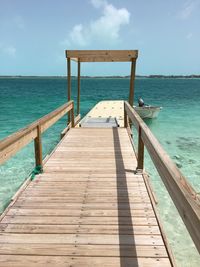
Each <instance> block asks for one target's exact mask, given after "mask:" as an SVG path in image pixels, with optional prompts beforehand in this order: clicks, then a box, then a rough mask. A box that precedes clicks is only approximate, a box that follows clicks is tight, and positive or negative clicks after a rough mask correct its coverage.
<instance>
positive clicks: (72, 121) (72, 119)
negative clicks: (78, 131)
mask: <svg viewBox="0 0 200 267" xmlns="http://www.w3.org/2000/svg"><path fill="white" fill-rule="evenodd" d="M71 123H72V124H71V125H72V127H74V103H73V107H72V110H71Z"/></svg>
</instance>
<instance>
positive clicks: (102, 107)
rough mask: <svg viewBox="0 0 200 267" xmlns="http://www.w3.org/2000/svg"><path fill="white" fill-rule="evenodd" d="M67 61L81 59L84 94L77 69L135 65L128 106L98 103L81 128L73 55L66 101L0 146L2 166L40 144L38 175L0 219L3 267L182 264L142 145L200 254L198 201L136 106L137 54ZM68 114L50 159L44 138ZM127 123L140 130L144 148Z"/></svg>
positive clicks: (109, 54)
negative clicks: (96, 63)
mask: <svg viewBox="0 0 200 267" xmlns="http://www.w3.org/2000/svg"><path fill="white" fill-rule="evenodd" d="M89 54H90V53H89ZM69 55H70V56H71V57H72V58H74V57H75V55H78V56H79V58H78V61H77V62H78V75H79V78H78V83H77V84H78V94H80V62H85V61H89V60H90V61H95V60H98V61H101V62H102V61H106V60H109V61H113V60H114V59H115V60H116V61H124V60H128V61H130V62H131V66H132V67H131V83H130V94H129V103H128V102H126V101H114V100H113V101H103V102H100V103H99V104H97V105H96V106H95V107H94V109H92V110H91V111H90V112H89V113H88V114H87V115H86V117H85V118H83V120H81V121H80V114H79V112H80V106H79V103H77V107H78V108H77V114H76V116H75V112H74V102H73V101H72V100H70V95H71V92H70V78H69V77H70V58H68V90H69V92H68V100H69V101H68V102H67V103H66V104H64V105H63V106H61V107H60V108H58V109H56V110H55V111H53V112H51V113H49V114H48V115H46V116H44V117H43V118H41V119H39V120H37V121H35V122H34V123H32V124H30V125H29V126H27V127H25V128H24V129H21V130H20V131H18V132H17V133H14V134H13V135H11V136H9V137H7V138H5V139H4V140H2V141H0V163H3V162H5V161H6V160H8V159H9V158H10V157H11V156H13V155H14V154H15V153H17V152H18V151H19V150H20V149H21V148H23V147H24V146H26V145H27V144H28V143H30V142H31V141H33V140H34V147H35V162H36V168H35V171H34V174H36V173H37V174H38V175H36V176H35V177H34V175H32V177H29V178H28V179H27V180H26V181H25V183H24V184H23V185H22V187H21V188H20V189H19V191H18V192H17V193H16V195H15V196H14V197H13V199H12V201H11V203H10V204H9V206H8V207H7V208H6V210H5V211H4V213H3V214H2V215H1V217H0V267H1V266H2V267H19V266H20V267H27V266H29V267H32V266H37V267H42V266H49V267H54V266H58V267H64V266H65V267H66V266H68V267H93V266H97V267H102V266H105V267H169V266H171V267H175V261H174V259H173V255H172V253H171V250H170V248H169V245H168V243H167V238H166V236H165V234H164V231H163V228H162V224H161V221H160V220H159V217H158V215H157V211H156V201H155V195H154V193H153V191H152V189H151V186H150V183H149V178H148V177H147V175H146V173H145V171H144V147H146V149H147V151H148V153H149V155H150V156H151V158H152V161H153V163H154V165H155V167H156V168H157V171H158V173H159V175H160V177H161V179H162V180H163V182H164V184H165V186H166V188H167V190H168V192H169V194H170V196H171V198H172V200H173V201H174V204H175V205H176V207H177V209H178V211H179V214H180V216H181V217H182V219H183V222H184V223H185V225H186V227H187V229H188V231H189V233H190V235H191V237H192V239H193V241H194V244H195V245H196V247H197V249H198V251H200V198H199V196H198V194H197V193H196V192H195V190H194V189H193V188H192V187H191V185H190V184H189V183H188V182H187V180H186V178H185V177H184V176H183V175H182V174H181V172H180V171H179V169H178V168H177V167H176V165H175V164H174V163H173V162H172V161H171V159H170V158H169V156H168V155H167V153H166V152H165V151H164V150H163V148H162V147H161V145H160V144H159V142H158V141H157V140H156V138H155V137H154V135H153V134H152V133H151V131H150V129H149V128H148V127H147V126H146V124H145V123H144V122H143V121H142V119H141V118H140V117H139V115H138V114H137V113H136V111H135V110H134V109H133V108H132V102H133V96H134V94H133V88H134V83H133V79H132V78H133V77H134V66H135V62H134V60H133V58H135V60H136V58H137V51H126V52H125V53H121V54H119V55H118V52H116V51H114V52H112V51H111V52H108V51H106V52H105V51H100V52H99V56H98V57H96V52H93V53H92V56H91V54H90V56H89V55H88V52H87V51H85V52H83V51H82V52H80V51H71V52H70V53H69ZM69 55H68V56H69ZM77 99H78V102H79V101H80V95H79V96H78V98H77ZM130 103H131V105H130ZM66 114H67V115H68V124H67V127H66V128H65V129H64V130H63V132H62V134H61V137H62V139H61V141H60V142H59V144H58V145H57V146H56V148H55V149H54V150H53V152H52V153H51V155H50V156H49V157H48V158H46V159H44V160H43V156H42V141H41V140H42V133H43V132H44V131H46V130H47V129H48V128H49V127H50V126H51V125H53V124H54V123H55V122H56V121H58V120H59V119H60V118H61V117H63V116H64V115H66ZM115 121H116V123H115ZM130 123H131V124H132V125H134V126H135V128H136V129H137V131H138V148H137V150H136V149H135V148H134V145H133V136H132V131H131V124H130Z"/></svg>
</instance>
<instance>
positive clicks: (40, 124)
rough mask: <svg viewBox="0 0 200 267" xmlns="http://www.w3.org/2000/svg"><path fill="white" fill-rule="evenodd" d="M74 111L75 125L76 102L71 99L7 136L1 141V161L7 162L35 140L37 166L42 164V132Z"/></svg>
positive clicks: (72, 120) (72, 118) (72, 119)
mask: <svg viewBox="0 0 200 267" xmlns="http://www.w3.org/2000/svg"><path fill="white" fill-rule="evenodd" d="M69 111H72V112H71V113H72V116H71V122H72V127H73V126H74V117H73V116H74V102H73V101H69V102H67V103H66V104H64V105H62V106H61V107H59V108H57V109H56V110H54V111H52V112H51V113H49V114H47V115H46V116H44V117H42V118H41V119H39V120H37V121H35V122H33V123H32V124H29V125H28V126H27V127H25V128H23V129H21V130H19V131H18V132H16V133H14V134H12V135H10V136H8V137H6V138H5V139H3V140H1V141H0V163H3V162H5V161H6V160H8V159H9V158H10V157H12V156H13V155H15V154H16V153H17V152H18V151H19V150H20V149H22V148H23V147H24V146H26V145H27V144H29V143H30V142H31V141H32V140H34V141H35V160H36V166H37V165H42V146H41V134H42V133H43V132H44V131H46V130H47V129H48V128H49V127H50V126H51V125H53V124H54V123H55V122H57V121H58V120H59V119H60V118H62V117H63V116H64V115H65V114H66V113H68V112H69Z"/></svg>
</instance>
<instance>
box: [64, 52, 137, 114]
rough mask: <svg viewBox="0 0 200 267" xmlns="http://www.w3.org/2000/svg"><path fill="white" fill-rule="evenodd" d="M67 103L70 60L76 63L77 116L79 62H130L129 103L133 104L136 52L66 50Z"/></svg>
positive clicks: (69, 93)
mask: <svg viewBox="0 0 200 267" xmlns="http://www.w3.org/2000/svg"><path fill="white" fill-rule="evenodd" d="M65 54H66V58H67V77H68V101H70V100H71V60H73V61H76V62H77V63H78V85H77V87H78V88H77V115H79V113H80V84H81V83H80V73H81V64H80V63H81V62H131V75H130V90H129V103H130V105H131V106H133V102H134V80H135V69H136V60H137V57H138V50H66V51H65Z"/></svg>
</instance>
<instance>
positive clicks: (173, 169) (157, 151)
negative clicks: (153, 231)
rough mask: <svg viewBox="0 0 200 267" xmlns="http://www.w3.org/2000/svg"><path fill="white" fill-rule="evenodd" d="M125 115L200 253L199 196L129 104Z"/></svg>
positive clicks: (125, 109)
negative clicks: (147, 153) (135, 130)
mask: <svg viewBox="0 0 200 267" xmlns="http://www.w3.org/2000/svg"><path fill="white" fill-rule="evenodd" d="M124 111H125V113H126V114H127V116H128V117H129V118H130V120H131V121H132V123H133V124H134V125H135V126H136V128H137V130H138V131H139V132H140V134H139V139H140V140H139V142H142V143H143V144H144V145H145V147H146V148H147V151H148V152H149V155H150V157H151V159H152V161H153V163H154V165H155V167H156V169H157V171H158V173H159V175H160V177H161V178H162V181H163V183H164V184H165V186H166V188H167V190H168V192H169V194H170V196H171V198H172V200H173V202H174V204H175V206H176V208H177V209H178V212H179V214H180V216H181V217H182V220H183V222H184V224H185V225H186V227H187V229H188V232H189V233H190V235H191V237H192V239H193V241H194V243H195V245H196V248H197V249H198V251H199V253H200V197H199V195H198V194H197V193H196V191H195V190H194V189H193V188H192V186H191V185H190V184H189V182H188V181H187V179H186V178H185V177H184V176H183V174H182V173H181V172H180V170H179V169H178V168H177V166H176V165H175V164H174V162H173V161H172V160H171V159H170V157H169V156H168V154H167V153H166V152H165V150H164V149H163V148H162V146H161V145H160V143H159V142H158V140H157V139H156V138H155V136H154V135H153V134H152V132H151V131H150V129H149V128H148V127H147V125H146V124H145V123H144V121H143V120H142V119H141V118H140V116H139V115H138V114H137V112H136V111H135V110H134V109H133V108H132V107H131V106H130V104H129V103H128V102H126V101H125V102H124ZM139 149H140V148H139ZM140 153H141V151H138V155H139V154H140ZM138 158H139V157H138Z"/></svg>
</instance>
